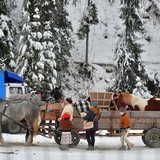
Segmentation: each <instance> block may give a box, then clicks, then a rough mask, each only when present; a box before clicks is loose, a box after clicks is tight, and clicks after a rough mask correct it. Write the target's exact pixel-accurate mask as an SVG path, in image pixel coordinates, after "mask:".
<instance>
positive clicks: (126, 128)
mask: <svg viewBox="0 0 160 160" xmlns="http://www.w3.org/2000/svg"><path fill="white" fill-rule="evenodd" d="M119 112H120V132H121V137H120V142H121V146H120V147H119V149H118V150H126V146H125V143H126V144H127V147H128V148H127V149H128V150H130V149H131V148H132V147H133V146H134V144H133V143H132V142H130V141H129V140H128V138H127V136H128V134H129V132H130V125H129V123H130V118H129V116H128V115H127V113H126V108H125V107H120V108H119Z"/></svg>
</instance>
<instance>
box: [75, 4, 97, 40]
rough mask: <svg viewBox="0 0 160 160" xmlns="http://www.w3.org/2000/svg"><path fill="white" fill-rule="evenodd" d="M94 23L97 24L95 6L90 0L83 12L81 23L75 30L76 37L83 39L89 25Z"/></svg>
mask: <svg viewBox="0 0 160 160" xmlns="http://www.w3.org/2000/svg"><path fill="white" fill-rule="evenodd" d="M96 24H98V17H97V7H96V5H95V4H94V3H93V2H90V3H89V6H87V8H86V9H85V11H84V13H83V17H82V19H81V24H80V27H79V30H78V32H77V36H78V38H79V39H81V40H83V39H84V38H85V37H86V34H87V33H88V32H89V27H90V26H91V25H96Z"/></svg>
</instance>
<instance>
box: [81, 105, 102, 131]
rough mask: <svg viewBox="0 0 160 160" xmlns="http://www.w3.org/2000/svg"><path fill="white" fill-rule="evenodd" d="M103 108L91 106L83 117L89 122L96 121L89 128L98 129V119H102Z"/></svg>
mask: <svg viewBox="0 0 160 160" xmlns="http://www.w3.org/2000/svg"><path fill="white" fill-rule="evenodd" d="M100 115H101V109H100V108H98V107H91V108H90V109H89V111H88V112H87V115H86V116H85V117H84V118H83V119H84V120H85V121H87V122H91V121H94V125H93V128H91V129H89V130H95V131H97V130H98V120H99V119H100Z"/></svg>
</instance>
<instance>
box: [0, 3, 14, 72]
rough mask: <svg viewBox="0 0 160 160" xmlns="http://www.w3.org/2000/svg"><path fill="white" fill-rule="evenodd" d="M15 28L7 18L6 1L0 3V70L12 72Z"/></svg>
mask: <svg viewBox="0 0 160 160" xmlns="http://www.w3.org/2000/svg"><path fill="white" fill-rule="evenodd" d="M14 37H15V28H14V26H13V25H12V21H11V19H10V17H9V12H8V8H7V5H6V0H1V2H0V69H8V70H12V71H13V70H14V68H15V55H14Z"/></svg>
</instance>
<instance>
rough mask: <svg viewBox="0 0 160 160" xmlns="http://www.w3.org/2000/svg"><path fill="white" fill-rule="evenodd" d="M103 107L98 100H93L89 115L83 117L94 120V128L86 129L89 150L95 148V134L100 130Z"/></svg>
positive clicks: (88, 120)
mask: <svg viewBox="0 0 160 160" xmlns="http://www.w3.org/2000/svg"><path fill="white" fill-rule="evenodd" d="M100 115H101V109H100V108H99V107H98V102H92V103H91V107H90V109H89V111H88V112H87V115H86V116H85V117H84V118H83V119H84V120H85V121H87V122H91V121H93V124H94V125H93V128H90V129H86V139H87V142H88V148H87V150H94V144H95V134H96V131H97V130H98V120H99V119H100Z"/></svg>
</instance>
